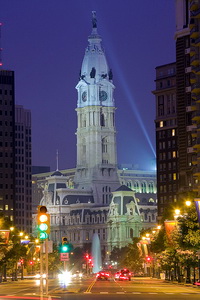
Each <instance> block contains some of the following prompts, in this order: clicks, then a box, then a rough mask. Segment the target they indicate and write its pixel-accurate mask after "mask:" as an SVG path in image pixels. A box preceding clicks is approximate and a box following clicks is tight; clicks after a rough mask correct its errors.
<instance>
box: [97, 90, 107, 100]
mask: <svg viewBox="0 0 200 300" xmlns="http://www.w3.org/2000/svg"><path fill="white" fill-rule="evenodd" d="M107 98H108V94H107V93H106V92H105V91H99V99H100V101H106V100H107Z"/></svg>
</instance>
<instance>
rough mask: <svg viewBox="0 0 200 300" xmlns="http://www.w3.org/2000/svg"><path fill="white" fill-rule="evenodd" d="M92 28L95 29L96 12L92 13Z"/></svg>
mask: <svg viewBox="0 0 200 300" xmlns="http://www.w3.org/2000/svg"><path fill="white" fill-rule="evenodd" d="M92 27H93V28H97V18H96V11H93V12H92Z"/></svg>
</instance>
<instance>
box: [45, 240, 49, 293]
mask: <svg viewBox="0 0 200 300" xmlns="http://www.w3.org/2000/svg"><path fill="white" fill-rule="evenodd" d="M45 263H46V295H48V288H49V287H48V284H49V278H48V276H49V274H48V271H49V270H48V263H49V262H48V240H47V239H46V240H45Z"/></svg>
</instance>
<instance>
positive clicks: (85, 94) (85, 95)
mask: <svg viewBox="0 0 200 300" xmlns="http://www.w3.org/2000/svg"><path fill="white" fill-rule="evenodd" d="M82 101H83V102H85V101H87V92H86V91H85V92H83V94H82Z"/></svg>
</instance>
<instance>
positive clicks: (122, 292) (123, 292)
mask: <svg viewBox="0 0 200 300" xmlns="http://www.w3.org/2000/svg"><path fill="white" fill-rule="evenodd" d="M116 294H125V293H124V292H116Z"/></svg>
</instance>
